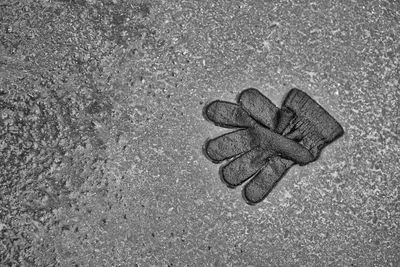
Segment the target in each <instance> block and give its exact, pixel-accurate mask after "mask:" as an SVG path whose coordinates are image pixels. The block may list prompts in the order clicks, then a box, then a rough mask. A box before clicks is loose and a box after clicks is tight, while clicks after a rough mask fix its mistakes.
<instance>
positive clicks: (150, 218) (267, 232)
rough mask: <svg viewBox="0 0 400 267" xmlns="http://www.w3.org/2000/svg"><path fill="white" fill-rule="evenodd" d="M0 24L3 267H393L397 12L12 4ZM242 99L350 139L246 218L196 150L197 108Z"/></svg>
mask: <svg viewBox="0 0 400 267" xmlns="http://www.w3.org/2000/svg"><path fill="white" fill-rule="evenodd" d="M270 2H274V3H270ZM327 2H329V3H327ZM0 27H1V28H0V112H1V119H0V150H1V151H0V153H1V154H0V262H1V265H14V266H20V265H25V266H150V265H155V266H182V265H189V266H196V265H197V266H204V265H210V266H211V265H215V266H223V265H226V266H238V265H251V266H268V265H273V266H277V265H280V266H289V265H305V266H322V265H333V266H338V265H346V266H374V265H376V266H391V265H392V266H398V265H399V264H400V244H399V240H400V164H399V151H400V142H399V139H400V136H399V135H400V129H399V125H400V114H399V112H400V111H399V101H400V89H399V86H400V85H399V83H400V80H399V77H400V68H399V65H400V41H399V33H400V4H399V2H397V1H393V0H387V1H362V0H359V1H357V0H353V1H314V2H310V1H309V2H307V1H295V0H293V1H283V0H282V1H255V0H254V1H250V0H240V1H232V0H221V1H166V0H163V1H161V0H159V1H148V2H144V1H140V2H139V1H133V0H132V1H128V0H125V1H122V0H112V1H111V0H63V1H61V0H59V1H55V0H53V1H50V0H24V1H22V0H20V1H16V0H12V1H0ZM250 86H252V87H256V88H258V89H260V90H261V91H262V92H263V93H264V94H265V95H267V96H269V97H270V98H271V99H272V100H273V101H274V102H275V103H276V104H280V100H281V99H282V97H283V96H284V95H285V94H286V92H287V91H288V90H289V89H290V88H291V87H298V88H300V89H302V90H304V91H306V92H307V93H308V94H310V95H311V96H313V97H314V98H315V99H316V100H317V101H318V102H319V103H321V105H322V106H324V107H325V108H326V109H327V110H328V111H329V112H330V113H331V114H332V115H333V116H334V117H335V118H337V119H338V120H339V121H340V122H341V124H342V125H343V127H344V128H345V131H346V133H345V135H344V136H343V137H342V138H341V139H340V140H339V141H337V142H336V143H334V144H332V145H330V146H329V147H327V148H326V149H325V150H324V153H323V154H322V157H321V158H320V159H319V160H318V161H317V162H315V163H312V164H310V165H307V166H305V167H301V168H300V167H294V168H292V169H291V170H290V171H289V173H288V174H287V175H286V176H285V178H284V179H283V180H282V181H281V182H280V183H279V185H278V186H277V187H276V188H275V190H274V191H273V193H272V194H270V195H269V197H268V198H267V199H266V200H265V201H264V202H263V203H261V204H259V205H256V206H248V205H246V204H245V203H244V201H242V199H241V196H240V189H237V190H232V189H228V188H226V186H225V185H223V184H222V183H221V182H220V180H219V178H218V166H217V165H213V164H212V163H210V162H209V161H207V160H206V159H205V157H204V156H203V155H202V153H201V146H202V144H203V142H204V140H205V139H206V138H207V137H212V136H216V135H218V134H219V133H220V132H221V130H220V129H218V128H217V127H214V126H213V125H211V124H209V123H208V122H206V121H205V120H204V119H203V118H202V116H201V111H202V107H203V106H204V104H205V103H206V102H207V101H210V100H212V99H217V98H219V99H225V100H228V101H232V100H233V99H234V97H235V95H236V94H237V93H238V92H239V91H241V90H243V89H244V88H247V87H250Z"/></svg>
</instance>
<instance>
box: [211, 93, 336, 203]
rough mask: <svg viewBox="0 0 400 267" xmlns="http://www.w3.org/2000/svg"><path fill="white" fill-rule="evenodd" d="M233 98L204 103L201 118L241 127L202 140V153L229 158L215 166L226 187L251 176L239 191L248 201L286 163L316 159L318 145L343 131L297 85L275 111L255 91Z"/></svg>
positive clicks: (257, 197) (264, 190) (256, 198)
mask: <svg viewBox="0 0 400 267" xmlns="http://www.w3.org/2000/svg"><path fill="white" fill-rule="evenodd" d="M237 102H238V103H239V105H235V104H233V103H229V102H223V101H214V102H212V103H211V104H210V105H208V106H206V107H205V117H206V118H207V119H209V120H211V121H212V122H214V123H215V124H216V125H218V126H221V127H227V128H231V127H239V128H245V130H246V131H245V130H238V131H236V132H232V133H228V134H226V135H223V136H220V137H217V138H215V139H211V140H209V141H207V142H206V145H205V153H206V155H207V156H208V157H209V158H210V159H211V160H213V161H214V162H220V161H222V160H225V159H232V160H231V161H230V162H228V163H227V164H226V165H224V166H222V167H221V169H220V176H221V179H222V180H223V181H224V182H225V183H227V184H228V186H230V187H235V186H237V185H240V184H241V183H243V182H245V181H246V180H247V179H249V178H250V177H253V178H252V179H251V181H250V182H249V183H248V184H246V186H245V187H244V189H243V191H242V192H243V198H244V199H245V200H246V202H247V203H249V204H255V203H258V202H260V201H262V200H263V199H264V198H265V197H266V196H267V195H268V193H269V192H270V191H271V190H272V188H273V187H274V185H275V184H276V183H277V182H278V181H279V180H280V179H281V178H282V177H283V175H284V174H285V172H286V171H287V170H288V169H289V168H290V167H291V166H292V165H294V164H295V163H299V164H301V165H304V164H307V163H309V162H311V161H314V160H316V159H317V158H318V155H319V153H320V151H321V149H322V148H323V147H324V146H326V145H327V144H328V143H330V142H332V141H333V140H335V139H336V138H338V137H339V136H340V135H341V134H343V129H342V128H341V126H340V125H339V124H338V123H337V122H336V121H335V120H334V119H333V118H332V117H331V116H330V115H329V114H328V113H327V112H326V111H325V110H324V109H323V108H322V107H320V106H319V105H318V104H317V103H316V102H315V101H313V100H312V99H311V98H310V97H309V96H308V95H306V94H305V93H304V92H301V91H300V90H297V89H293V90H292V91H290V93H289V94H288V96H287V98H286V99H285V101H284V105H283V108H282V109H281V110H279V109H278V108H277V107H276V106H275V105H274V104H273V103H272V102H271V101H270V100H269V99H268V98H266V97H265V96H263V95H262V94H261V93H260V92H259V91H257V90H256V89H247V90H244V91H243V92H242V93H241V94H240V95H239V96H238V99H237ZM254 129H255V130H254ZM259 129H261V130H259ZM271 131H273V132H274V134H270V132H271ZM254 132H255V133H256V134H253V133H254ZM259 132H261V133H262V134H257V133H259ZM264 132H267V133H268V134H263V133H264ZM280 133H283V136H280V135H279V134H280ZM266 136H267V137H269V139H268V141H265V140H263V139H264V138H265V137H266ZM277 136H278V137H277ZM293 141H296V142H299V143H298V144H297V145H295V144H293ZM265 144H267V145H265ZM305 148H306V150H309V154H308V153H306V152H305V151H304V149H305ZM310 154H311V155H310Z"/></svg>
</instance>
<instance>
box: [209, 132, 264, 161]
mask: <svg viewBox="0 0 400 267" xmlns="http://www.w3.org/2000/svg"><path fill="white" fill-rule="evenodd" d="M250 131H251V130H250V129H241V130H237V131H234V132H230V133H227V134H224V135H221V136H218V137H216V138H214V139H210V140H208V141H206V143H205V146H204V152H205V154H206V156H207V157H208V158H209V159H210V160H211V161H213V162H215V163H218V162H221V161H224V160H226V159H230V158H232V157H234V156H237V155H239V154H242V153H244V152H247V151H249V150H251V149H252V148H254V147H256V146H257V143H256V142H255V140H254V138H252V137H251V136H252V135H251V134H250Z"/></svg>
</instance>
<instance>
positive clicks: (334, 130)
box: [282, 88, 344, 143]
mask: <svg viewBox="0 0 400 267" xmlns="http://www.w3.org/2000/svg"><path fill="white" fill-rule="evenodd" d="M282 106H283V107H287V108H289V109H292V110H293V111H294V112H295V113H296V115H297V116H298V117H300V118H299V119H300V120H301V118H305V119H306V120H307V121H309V122H310V123H312V126H313V128H314V129H315V130H316V131H317V132H318V134H319V135H321V136H322V137H323V138H324V139H325V142H326V143H330V142H332V141H334V140H335V139H337V138H339V137H340V136H341V135H342V134H343V133H344V131H343V128H342V126H340V124H339V123H338V122H337V121H336V120H335V119H334V118H333V117H332V116H331V115H330V114H329V113H328V112H327V111H326V110H325V109H324V108H323V107H321V106H320V105H319V104H318V103H317V102H315V101H314V100H313V99H312V98H311V97H310V96H309V95H307V94H306V93H304V92H303V91H301V90H299V89H296V88H294V89H292V90H290V92H289V93H288V95H287V96H286V98H285V100H284V101H283V104H282Z"/></svg>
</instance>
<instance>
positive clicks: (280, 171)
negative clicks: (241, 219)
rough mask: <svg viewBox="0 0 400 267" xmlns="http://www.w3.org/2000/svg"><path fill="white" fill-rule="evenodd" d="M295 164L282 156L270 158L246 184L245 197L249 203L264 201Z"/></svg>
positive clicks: (243, 194) (243, 192)
mask: <svg viewBox="0 0 400 267" xmlns="http://www.w3.org/2000/svg"><path fill="white" fill-rule="evenodd" d="M293 164H294V163H293V161H291V160H287V159H282V158H280V157H272V158H270V160H269V161H268V163H267V164H266V166H265V168H263V169H261V171H260V172H259V173H257V174H256V175H255V176H254V177H253V178H252V179H251V180H250V182H248V183H247V184H246V185H245V186H244V188H243V190H242V196H243V199H244V200H245V201H246V202H247V203H248V204H249V205H254V204H257V203H259V202H261V201H263V200H264V199H265V198H266V197H267V196H268V194H269V193H270V192H271V190H272V189H273V188H274V186H275V185H276V183H277V182H278V181H279V180H280V179H281V178H282V177H283V176H284V174H285V173H286V171H287V170H288V169H289V168H290V167H291V166H292V165H293Z"/></svg>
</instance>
